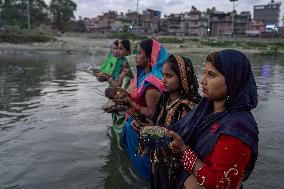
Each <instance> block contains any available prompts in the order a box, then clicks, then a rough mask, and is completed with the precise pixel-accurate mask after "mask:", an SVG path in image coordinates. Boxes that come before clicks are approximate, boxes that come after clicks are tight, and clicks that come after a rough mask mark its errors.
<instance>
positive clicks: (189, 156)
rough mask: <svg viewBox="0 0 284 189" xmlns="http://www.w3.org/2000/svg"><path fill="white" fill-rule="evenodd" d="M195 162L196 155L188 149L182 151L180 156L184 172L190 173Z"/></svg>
mask: <svg viewBox="0 0 284 189" xmlns="http://www.w3.org/2000/svg"><path fill="white" fill-rule="evenodd" d="M196 161H197V155H196V154H195V153H194V151H192V150H191V149H190V148H188V149H187V150H185V151H184V153H183V156H182V164H183V167H184V169H185V170H187V171H188V172H190V173H192V170H193V167H194V164H195V163H196Z"/></svg>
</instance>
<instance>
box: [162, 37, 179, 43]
mask: <svg viewBox="0 0 284 189" xmlns="http://www.w3.org/2000/svg"><path fill="white" fill-rule="evenodd" d="M157 39H158V40H159V41H160V42H161V43H183V42H184V39H182V38H177V37H158V38H157Z"/></svg>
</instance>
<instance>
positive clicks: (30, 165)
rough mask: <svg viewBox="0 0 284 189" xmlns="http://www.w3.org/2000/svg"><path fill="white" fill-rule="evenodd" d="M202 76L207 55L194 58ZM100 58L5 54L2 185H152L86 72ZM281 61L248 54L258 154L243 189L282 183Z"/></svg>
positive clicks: (0, 70) (1, 71) (0, 76)
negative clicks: (121, 141) (122, 144)
mask: <svg viewBox="0 0 284 189" xmlns="http://www.w3.org/2000/svg"><path fill="white" fill-rule="evenodd" d="M190 56H191V59H192V60H193V63H194V67H195V70H196V73H197V76H198V79H200V74H201V72H202V69H203V66H204V57H205V56H204V55H202V54H192V55H190ZM102 59H103V56H101V55H100V56H96V57H90V56H88V57H82V56H75V55H73V56H72V55H69V56H67V55H55V54H48V55H9V56H3V55H1V56H0V188H1V189H2V188H3V189H6V188H9V189H10V188H13V189H14V188H16V189H18V188H25V189H45V188H48V189H49V188H56V189H61V188H68V189H78V188H80V189H92V188H107V189H114V188H118V187H120V188H124V189H127V188H149V187H150V186H149V184H148V183H147V182H145V181H144V180H143V179H141V178H139V177H138V176H137V174H136V173H135V170H133V169H132V167H131V165H130V163H129V161H128V159H127V156H126V155H125V154H124V152H123V151H122V150H121V149H120V148H119V146H118V143H117V141H116V139H115V137H113V136H112V133H111V132H110V129H109V128H110V125H111V118H110V115H109V114H106V113H104V112H103V111H102V110H101V109H100V107H101V106H102V105H103V103H104V102H106V99H105V98H104V97H102V96H100V95H98V94H97V93H96V89H97V88H99V89H101V90H104V88H105V84H102V83H99V82H97V80H96V79H95V78H94V77H93V76H91V75H89V74H88V73H85V72H83V71H81V69H84V68H87V67H89V66H90V65H91V64H95V63H96V62H101V60H102ZM283 61H284V57H261V56H253V57H251V62H252V67H253V70H254V74H255V78H256V81H257V85H258V93H259V105H258V107H257V108H256V109H255V110H254V111H253V114H254V115H255V118H256V120H257V122H258V126H259V131H260V143H259V157H258V160H257V164H256V167H255V170H254V172H253V174H252V175H251V177H250V179H249V180H248V181H247V183H245V184H244V186H245V188H252V189H254V188H255V189H259V188H283V186H284V179H283V176H284V169H283V168H284V147H283V146H284V118H283V112H284V105H283V104H284V63H283Z"/></svg>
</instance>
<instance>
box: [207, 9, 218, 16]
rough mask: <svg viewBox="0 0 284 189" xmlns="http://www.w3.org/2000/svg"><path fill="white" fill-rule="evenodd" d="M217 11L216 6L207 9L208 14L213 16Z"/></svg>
mask: <svg viewBox="0 0 284 189" xmlns="http://www.w3.org/2000/svg"><path fill="white" fill-rule="evenodd" d="M215 12H216V8H215V7H212V8H211V9H210V8H207V9H206V14H207V15H209V16H211V15H212V14H214V13H215Z"/></svg>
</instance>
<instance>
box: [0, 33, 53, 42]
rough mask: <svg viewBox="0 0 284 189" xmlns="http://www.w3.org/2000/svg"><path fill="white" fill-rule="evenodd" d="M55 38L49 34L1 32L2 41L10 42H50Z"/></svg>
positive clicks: (0, 38)
mask: <svg viewBox="0 0 284 189" xmlns="http://www.w3.org/2000/svg"><path fill="white" fill-rule="evenodd" d="M54 40H55V38H54V37H51V36H47V35H25V34H13V33H0V41H1V42H8V43H31V42H49V41H54Z"/></svg>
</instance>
